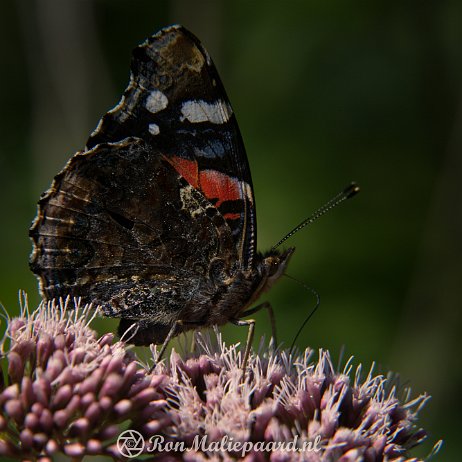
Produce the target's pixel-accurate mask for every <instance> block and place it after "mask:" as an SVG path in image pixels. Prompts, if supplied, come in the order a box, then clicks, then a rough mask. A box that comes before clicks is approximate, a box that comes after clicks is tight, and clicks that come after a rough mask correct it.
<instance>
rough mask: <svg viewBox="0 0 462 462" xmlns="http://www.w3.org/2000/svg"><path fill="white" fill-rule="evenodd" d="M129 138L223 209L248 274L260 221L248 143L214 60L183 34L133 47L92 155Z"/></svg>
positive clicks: (174, 31)
mask: <svg viewBox="0 0 462 462" xmlns="http://www.w3.org/2000/svg"><path fill="white" fill-rule="evenodd" d="M127 136H135V137H139V138H141V139H143V140H145V141H146V143H147V144H149V145H151V146H152V147H153V149H155V150H156V151H159V152H160V153H162V154H163V155H164V156H165V157H166V158H167V159H168V160H169V162H170V163H171V165H172V166H173V167H174V169H175V170H176V171H177V172H178V173H180V174H181V175H182V177H183V178H185V179H186V180H187V181H188V182H189V183H190V184H191V185H192V186H193V187H194V188H195V189H197V190H199V191H201V192H202V193H203V194H204V196H205V197H206V198H207V199H208V200H209V201H210V202H211V203H213V204H214V205H215V206H216V207H217V209H218V210H219V211H220V213H221V214H222V215H223V217H224V218H225V220H226V222H227V223H228V225H229V227H230V228H231V230H232V234H233V239H234V245H235V247H236V249H237V254H238V260H239V262H241V265H242V268H244V269H247V268H250V267H251V266H252V263H253V257H254V254H255V248H256V216H255V205H254V195H253V188H252V179H251V176H250V169H249V165H248V161H247V156H246V153H245V148H244V144H243V142H242V137H241V134H240V132H239V128H238V125H237V122H236V117H235V116H234V113H233V111H232V108H231V105H230V103H229V100H228V97H227V96H226V92H225V90H224V88H223V85H222V83H221V80H220V78H219V76H218V73H217V71H216V68H215V66H214V64H213V62H212V61H211V59H210V56H209V55H208V53H207V51H206V50H205V49H204V48H203V46H202V45H201V43H200V42H199V40H198V39H197V38H196V37H195V36H194V35H193V34H191V33H190V32H189V31H187V30H186V29H184V28H183V27H181V26H171V27H168V28H166V29H163V30H161V31H160V32H159V33H157V34H156V35H154V36H153V37H151V38H149V39H148V40H146V42H145V43H143V44H142V45H140V46H139V47H137V48H135V50H134V51H133V58H132V63H131V76H130V84H129V86H128V88H127V89H126V90H125V92H124V94H123V96H122V99H121V101H120V103H119V104H118V105H117V106H116V107H115V108H114V109H112V110H111V111H109V112H108V113H107V114H106V115H105V116H104V117H103V118H102V119H101V121H100V123H99V125H98V127H97V129H96V130H95V131H94V132H93V133H92V135H91V136H90V138H89V140H88V142H87V149H91V148H93V147H94V146H96V145H97V144H98V143H101V142H118V141H121V140H122V139H124V138H125V137H127Z"/></svg>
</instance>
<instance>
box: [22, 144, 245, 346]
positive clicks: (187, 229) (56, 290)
mask: <svg viewBox="0 0 462 462" xmlns="http://www.w3.org/2000/svg"><path fill="white" fill-rule="evenodd" d="M30 234H31V237H32V238H33V240H34V244H35V248H34V253H33V255H32V259H31V266H32V269H33V270H34V272H36V273H37V274H40V276H41V286H42V292H43V293H44V295H45V296H46V298H48V299H51V298H54V297H59V296H63V295H67V294H71V295H73V296H82V297H83V298H84V300H85V301H86V302H90V301H91V302H93V303H95V304H99V305H101V306H102V307H103V310H104V311H105V313H106V314H107V315H109V316H118V317H121V316H123V317H124V318H127V319H145V318H149V319H150V321H151V324H152V322H159V323H160V324H162V325H165V326H167V325H170V324H171V322H172V320H174V319H176V317H177V316H178V315H179V314H180V313H181V309H182V307H184V306H185V304H186V302H187V301H188V299H189V298H191V294H192V293H195V291H196V292H197V291H200V289H201V287H200V285H201V284H202V282H203V280H204V276H205V275H206V274H207V275H210V272H213V271H214V265H216V262H217V261H220V262H222V264H223V267H224V271H225V272H226V271H230V270H231V268H228V267H227V266H226V262H234V261H236V259H237V254H236V252H235V249H234V246H233V239H232V235H231V233H230V229H229V227H228V226H227V224H226V222H225V221H224V219H223V217H222V216H221V214H219V213H218V212H217V210H216V208H215V207H213V206H212V205H211V204H209V203H208V202H207V201H206V200H204V197H203V196H202V194H201V193H200V192H199V191H196V190H195V189H194V188H192V187H191V185H189V184H188V183H187V182H186V181H185V180H184V179H183V178H182V177H181V176H180V175H179V174H178V173H177V172H176V171H175V169H174V168H173V167H172V166H171V164H170V163H169V162H168V161H167V160H165V159H164V158H163V157H162V155H160V154H159V153H157V152H153V151H152V147H151V146H147V145H146V143H145V142H144V141H143V140H140V139H134V138H127V139H125V140H124V141H122V142H120V143H110V144H100V145H98V146H97V147H95V148H93V149H92V150H90V151H86V152H82V153H78V154H76V155H75V156H74V157H73V158H72V159H71V160H70V161H69V163H68V165H67V166H66V167H65V168H64V170H63V171H62V172H61V173H60V174H59V175H57V177H56V178H55V181H54V182H53V184H52V187H51V189H50V190H49V191H48V193H47V194H46V195H45V196H44V197H43V198H42V199H41V201H40V203H39V214H38V216H37V218H36V220H35V222H34V224H33V226H32V228H31V232H30ZM179 286H181V290H175V287H179ZM188 287H189V289H188ZM167 288H168V289H167ZM167 301H168V302H167ZM166 306H170V311H169V310H167V309H166ZM152 340H153V334H152V333H151V341H152Z"/></svg>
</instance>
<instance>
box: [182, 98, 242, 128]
mask: <svg viewBox="0 0 462 462" xmlns="http://www.w3.org/2000/svg"><path fill="white" fill-rule="evenodd" d="M232 113H233V111H232V109H231V107H230V106H229V105H228V104H227V103H225V102H224V101H220V100H219V101H216V102H214V103H207V102H206V101H203V100H200V99H199V100H193V101H185V102H184V103H183V104H182V106H181V114H182V115H183V117H182V119H181V120H182V121H183V120H185V119H187V120H189V122H191V123H200V122H211V123H212V124H223V123H225V122H228V120H229V118H230V117H231V115H232Z"/></svg>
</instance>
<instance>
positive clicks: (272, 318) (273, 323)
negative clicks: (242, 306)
mask: <svg viewBox="0 0 462 462" xmlns="http://www.w3.org/2000/svg"><path fill="white" fill-rule="evenodd" d="M262 309H266V310H267V311H268V316H269V319H270V323H271V335H272V337H273V345H274V347H277V345H278V341H277V335H276V318H275V316H274V311H273V307H272V306H271V303H270V302H263V303H260V304H259V305H257V306H255V307H254V308H250V309H249V310H247V311H244V312H243V313H241V318H245V317H246V316H250V315H251V314H254V313H256V312H257V311H260V310H262Z"/></svg>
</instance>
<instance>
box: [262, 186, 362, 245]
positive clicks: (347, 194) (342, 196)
mask: <svg viewBox="0 0 462 462" xmlns="http://www.w3.org/2000/svg"><path fill="white" fill-rule="evenodd" d="M358 192H359V186H358V185H357V184H356V183H351V184H350V185H349V186H347V187H346V188H345V189H344V190H343V191H341V192H340V193H338V194H337V195H336V196H335V197H333V198H332V199H331V200H330V201H329V202H327V203H326V204H324V205H323V206H322V207H320V208H319V209H318V210H316V212H314V213H313V214H312V215H311V216H309V217H308V218H307V219H306V220H303V221H302V222H301V223H300V224H299V225H298V226H296V227H295V228H294V229H293V230H292V231H290V233H288V234H286V235H285V236H284V237H283V238H282V239H281V240H280V241H279V242H278V243H277V244H276V245H274V246H273V247H272V249H271V250H275V249H276V248H277V247H279V246H280V245H281V244H282V243H283V242H285V241H287V239H289V237H291V236H293V235H294V234H295V233H297V232H298V231H300V230H301V229H302V228H304V227H305V226H308V225H310V224H311V223H313V222H314V221H316V220H317V219H318V218H320V217H322V216H323V215H324V214H325V213H327V212H329V210H332V209H333V208H334V207H337V205H339V204H341V203H342V202H343V201H344V200H346V199H350V198H351V197H353V196H355V195H356V194H357V193H358Z"/></svg>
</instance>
